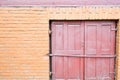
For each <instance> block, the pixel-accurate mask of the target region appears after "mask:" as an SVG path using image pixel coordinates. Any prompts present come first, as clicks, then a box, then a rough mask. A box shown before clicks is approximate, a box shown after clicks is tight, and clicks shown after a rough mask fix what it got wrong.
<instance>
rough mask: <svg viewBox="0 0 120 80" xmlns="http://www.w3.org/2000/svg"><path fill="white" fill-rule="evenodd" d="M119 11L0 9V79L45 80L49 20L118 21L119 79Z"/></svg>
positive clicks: (118, 60) (118, 75)
mask: <svg viewBox="0 0 120 80" xmlns="http://www.w3.org/2000/svg"><path fill="white" fill-rule="evenodd" d="M119 11H120V8H119V7H116V6H113V7H105V6H98V7H97V6H95V7H94V6H89V7H86V6H85V7H84V6H83V7H67V8H66V7H65V8H64V7H56V8H55V7H45V8H44V7H34V8H32V7H19V8H16V7H11V8H7V7H6V8H5V7H1V8H0V80H17V79H18V80H33V79H35V80H49V57H48V55H47V54H48V53H49V50H50V48H49V34H48V31H49V20H118V23H117V25H116V26H117V27H118V31H117V35H116V40H117V41H116V54H117V58H116V80H119V79H120V56H119V55H120V42H119V41H120V39H119V38H120V35H119V34H120V33H119V30H120V28H119V27H120V22H119V20H120V12H119ZM113 15H114V16H113Z"/></svg>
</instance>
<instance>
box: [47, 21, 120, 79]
mask: <svg viewBox="0 0 120 80" xmlns="http://www.w3.org/2000/svg"><path fill="white" fill-rule="evenodd" d="M54 21H55V22H64V21H69V22H70V21H71V22H72V21H115V27H116V28H117V30H116V32H115V55H116V57H115V58H114V72H115V73H114V77H115V80H117V78H116V73H117V72H118V69H117V68H118V67H117V65H116V64H117V55H118V54H119V52H118V51H119V49H118V47H119V46H118V45H117V43H118V42H119V38H117V37H118V25H119V23H120V21H119V20H49V30H48V34H49V54H48V55H49V80H52V58H51V56H50V54H51V52H52V38H51V34H52V31H51V26H52V25H51V23H52V22H54Z"/></svg>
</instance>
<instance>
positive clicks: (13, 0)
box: [0, 0, 120, 6]
mask: <svg viewBox="0 0 120 80" xmlns="http://www.w3.org/2000/svg"><path fill="white" fill-rule="evenodd" d="M0 5H3V6H5V5H10V6H16V5H17V6H20V5H26V6H27V5H45V6H48V5H50V6H56V5H58V6H59V5H76V6H78V5H120V0H0Z"/></svg>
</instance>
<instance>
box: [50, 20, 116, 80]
mask: <svg viewBox="0 0 120 80" xmlns="http://www.w3.org/2000/svg"><path fill="white" fill-rule="evenodd" d="M114 28H115V23H114V22H110V21H54V22H52V54H51V56H52V80H114V48H115V31H112V29H114Z"/></svg>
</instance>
